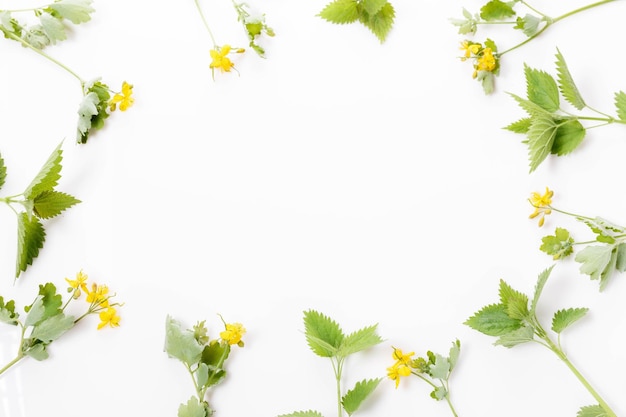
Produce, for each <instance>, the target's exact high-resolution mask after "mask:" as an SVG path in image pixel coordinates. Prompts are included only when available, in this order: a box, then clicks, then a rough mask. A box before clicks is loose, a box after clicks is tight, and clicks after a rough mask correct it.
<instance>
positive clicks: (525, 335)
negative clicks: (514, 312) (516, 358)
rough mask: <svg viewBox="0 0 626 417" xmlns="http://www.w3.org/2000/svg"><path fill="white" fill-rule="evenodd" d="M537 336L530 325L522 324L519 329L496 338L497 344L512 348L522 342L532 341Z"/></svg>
mask: <svg viewBox="0 0 626 417" xmlns="http://www.w3.org/2000/svg"><path fill="white" fill-rule="evenodd" d="M534 337H535V331H534V330H533V328H532V327H530V326H522V327H520V328H519V329H517V330H513V331H512V332H509V333H507V334H503V335H502V336H500V337H499V338H498V340H496V343H495V345H500V346H504V347H506V348H512V347H513V346H517V345H520V344H522V343H526V342H530V341H532V340H533V339H534Z"/></svg>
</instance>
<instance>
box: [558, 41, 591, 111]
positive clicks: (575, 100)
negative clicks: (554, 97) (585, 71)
mask: <svg viewBox="0 0 626 417" xmlns="http://www.w3.org/2000/svg"><path fill="white" fill-rule="evenodd" d="M556 51H557V53H556V71H557V78H558V80H559V90H560V91H561V94H562V95H563V97H564V98H565V100H567V101H568V102H569V103H570V104H571V105H572V106H574V107H575V108H577V109H578V110H582V109H583V108H584V107H586V106H587V105H586V104H585V100H583V98H582V96H581V95H580V92H579V91H578V87H576V84H574V79H573V78H572V75H571V74H570V72H569V69H568V68H567V64H566V63H565V58H563V55H561V51H559V50H558V49H557V50H556Z"/></svg>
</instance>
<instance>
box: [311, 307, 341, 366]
mask: <svg viewBox="0 0 626 417" xmlns="http://www.w3.org/2000/svg"><path fill="white" fill-rule="evenodd" d="M304 329H305V336H306V340H307V343H308V344H309V347H310V348H311V350H312V351H313V352H314V353H315V354H316V355H318V356H322V357H332V356H335V355H336V354H337V351H338V349H339V348H340V346H341V343H342V342H343V339H344V334H343V331H342V330H341V328H340V327H339V325H338V324H337V323H336V322H335V321H333V320H332V319H330V318H329V317H327V316H325V315H323V314H321V313H318V312H317V311H314V310H308V311H305V312H304Z"/></svg>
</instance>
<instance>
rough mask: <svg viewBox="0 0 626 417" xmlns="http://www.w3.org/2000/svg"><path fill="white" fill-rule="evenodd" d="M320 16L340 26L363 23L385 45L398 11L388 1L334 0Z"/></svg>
mask: <svg viewBox="0 0 626 417" xmlns="http://www.w3.org/2000/svg"><path fill="white" fill-rule="evenodd" d="M318 16H319V17H321V18H322V19H324V20H326V21H328V22H331V23H335V24H339V25H345V24H348V23H354V22H357V21H358V22H361V23H362V24H363V25H364V26H365V27H366V28H368V29H369V30H370V31H371V32H372V33H373V34H374V35H376V37H377V38H378V40H379V41H380V43H383V42H385V40H386V39H387V35H388V34H389V31H391V28H392V27H393V23H394V19H395V17H396V11H395V9H394V8H393V6H392V5H391V3H389V1H387V0H334V1H333V2H331V3H329V4H327V5H326V7H324V9H322V11H321V12H319V14H318Z"/></svg>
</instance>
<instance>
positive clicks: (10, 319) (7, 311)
mask: <svg viewBox="0 0 626 417" xmlns="http://www.w3.org/2000/svg"><path fill="white" fill-rule="evenodd" d="M19 316H20V315H19V313H16V312H15V301H13V300H9V301H7V302H6V303H5V301H4V298H2V296H1V295H0V322H2V323H7V324H11V325H15V324H17V319H18V318H19Z"/></svg>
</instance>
